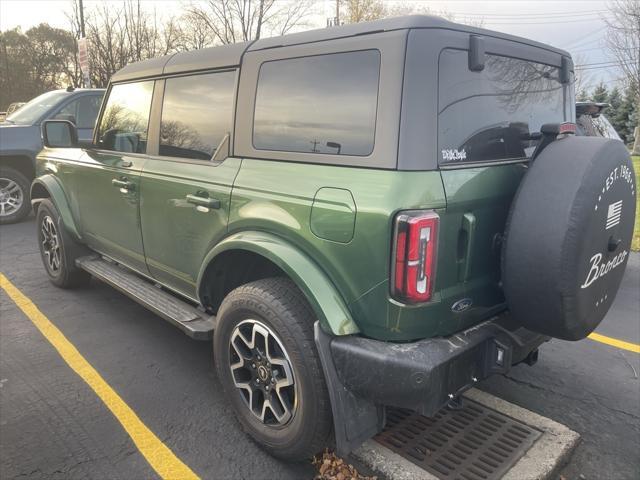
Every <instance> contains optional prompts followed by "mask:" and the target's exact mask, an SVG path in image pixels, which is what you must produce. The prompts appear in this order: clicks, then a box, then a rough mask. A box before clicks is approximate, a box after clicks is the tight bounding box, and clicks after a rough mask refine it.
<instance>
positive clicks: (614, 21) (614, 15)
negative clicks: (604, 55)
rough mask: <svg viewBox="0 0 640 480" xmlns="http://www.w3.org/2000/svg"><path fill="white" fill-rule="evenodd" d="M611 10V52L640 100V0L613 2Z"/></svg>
mask: <svg viewBox="0 0 640 480" xmlns="http://www.w3.org/2000/svg"><path fill="white" fill-rule="evenodd" d="M609 9H610V11H611V17H610V18H606V19H605V21H606V22H607V27H608V28H607V44H608V47H609V50H610V51H611V53H612V54H613V56H614V57H615V58H616V60H617V62H618V65H619V66H620V69H621V70H622V72H623V73H624V81H625V82H626V84H627V86H628V87H630V88H631V89H632V90H633V91H634V92H635V95H636V97H637V98H638V99H640V0H613V1H612V3H611V4H610V5H609ZM638 101H640V100H638Z"/></svg>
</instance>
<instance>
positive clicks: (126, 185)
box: [111, 178, 135, 190]
mask: <svg viewBox="0 0 640 480" xmlns="http://www.w3.org/2000/svg"><path fill="white" fill-rule="evenodd" d="M111 185H113V186H114V187H118V188H119V189H120V190H133V189H134V188H135V184H134V183H133V182H129V181H128V180H119V179H117V178H114V179H113V180H111Z"/></svg>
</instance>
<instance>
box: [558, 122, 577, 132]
mask: <svg viewBox="0 0 640 480" xmlns="http://www.w3.org/2000/svg"><path fill="white" fill-rule="evenodd" d="M567 133H573V134H574V135H575V133H576V124H575V123H571V122H565V123H561V124H560V125H559V126H558V135H562V134H567Z"/></svg>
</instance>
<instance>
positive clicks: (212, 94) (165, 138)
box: [159, 72, 235, 160]
mask: <svg viewBox="0 0 640 480" xmlns="http://www.w3.org/2000/svg"><path fill="white" fill-rule="evenodd" d="M234 85H235V72H221V73H209V74H203V75H192V76H187V77H175V78H168V79H167V80H166V81H165V89H164V100H163V102H162V120H161V123H160V148H159V153H160V155H166V156H170V157H182V158H194V159H199V160H210V159H211V157H212V155H213V154H214V152H215V151H216V148H217V147H218V145H219V144H220V142H221V141H222V139H223V138H224V136H225V135H226V134H227V133H229V132H230V130H231V117H232V110H233V91H234Z"/></svg>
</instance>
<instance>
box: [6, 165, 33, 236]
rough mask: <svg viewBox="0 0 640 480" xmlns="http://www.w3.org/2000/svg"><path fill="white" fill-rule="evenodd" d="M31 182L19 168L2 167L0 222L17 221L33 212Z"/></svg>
mask: <svg viewBox="0 0 640 480" xmlns="http://www.w3.org/2000/svg"><path fill="white" fill-rule="evenodd" d="M30 185H31V182H29V179H28V178H27V177H25V176H24V174H22V173H21V172H19V171H18V170H16V169H14V168H11V167H0V224H8V223H16V222H19V221H20V220H22V219H24V218H25V217H26V216H27V215H29V212H31V197H30V192H29V187H30Z"/></svg>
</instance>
